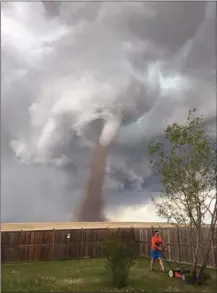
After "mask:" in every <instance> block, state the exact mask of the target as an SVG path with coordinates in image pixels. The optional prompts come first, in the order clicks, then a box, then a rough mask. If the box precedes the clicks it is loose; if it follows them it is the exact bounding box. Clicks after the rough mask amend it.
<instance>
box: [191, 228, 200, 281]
mask: <svg viewBox="0 0 217 293" xmlns="http://www.w3.org/2000/svg"><path fill="white" fill-rule="evenodd" d="M200 232H201V231H200V228H198V229H197V234H196V241H197V244H196V249H195V254H194V259H193V262H192V268H191V276H192V284H195V282H196V280H197V263H198V256H199V251H200Z"/></svg>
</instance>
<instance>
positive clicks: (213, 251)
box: [211, 240, 217, 268]
mask: <svg viewBox="0 0 217 293" xmlns="http://www.w3.org/2000/svg"><path fill="white" fill-rule="evenodd" d="M211 245H212V259H213V267H214V268H216V267H217V263H216V261H217V260H216V258H217V256H216V251H215V249H214V241H213V240H212V244H211Z"/></svg>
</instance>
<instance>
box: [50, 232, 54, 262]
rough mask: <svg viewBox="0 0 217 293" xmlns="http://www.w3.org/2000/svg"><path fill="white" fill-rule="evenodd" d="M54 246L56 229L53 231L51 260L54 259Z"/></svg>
mask: <svg viewBox="0 0 217 293" xmlns="http://www.w3.org/2000/svg"><path fill="white" fill-rule="evenodd" d="M54 245H55V228H54V229H53V233H52V254H51V259H52V260H53V259H54Z"/></svg>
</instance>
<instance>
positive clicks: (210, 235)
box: [198, 221, 216, 280]
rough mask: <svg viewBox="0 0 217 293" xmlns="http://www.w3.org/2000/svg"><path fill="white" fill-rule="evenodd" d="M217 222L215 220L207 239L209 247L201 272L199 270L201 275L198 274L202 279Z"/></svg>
mask: <svg viewBox="0 0 217 293" xmlns="http://www.w3.org/2000/svg"><path fill="white" fill-rule="evenodd" d="M215 222H216V221H215ZM215 222H214V224H213V223H212V225H211V226H210V229H209V235H208V239H207V240H208V248H207V251H206V254H205V259H204V261H203V264H202V266H201V268H200V272H199V276H198V278H199V279H200V280H202V279H203V274H204V270H205V269H206V266H207V261H208V258H209V252H210V248H211V245H212V243H213V241H214V234H215Z"/></svg>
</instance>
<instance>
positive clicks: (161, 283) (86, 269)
mask: <svg viewBox="0 0 217 293" xmlns="http://www.w3.org/2000/svg"><path fill="white" fill-rule="evenodd" d="M208 271H209V274H211V280H207V281H206V284H203V285H201V286H200V287H199V286H191V285H187V284H185V282H183V281H181V280H178V279H170V278H169V277H168V274H166V273H162V272H160V270H159V264H156V270H155V271H153V272H150V271H149V260H147V259H139V260H137V261H136V264H135V266H134V267H132V269H131V272H130V278H129V286H128V288H126V289H124V290H123V289H122V290H117V289H115V288H114V286H113V285H112V279H111V275H110V273H108V271H106V269H105V267H104V262H103V260H102V259H87V260H64V261H53V262H29V263H10V264H3V265H2V292H216V272H215V270H211V269H209V270H208Z"/></svg>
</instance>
